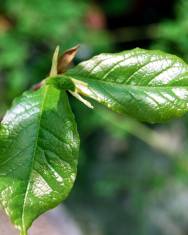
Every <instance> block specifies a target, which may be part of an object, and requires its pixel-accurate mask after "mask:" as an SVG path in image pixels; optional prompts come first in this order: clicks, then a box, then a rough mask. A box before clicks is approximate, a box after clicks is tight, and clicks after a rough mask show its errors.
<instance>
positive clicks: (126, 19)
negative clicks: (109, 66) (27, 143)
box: [0, 0, 188, 235]
mask: <svg viewBox="0 0 188 235" xmlns="http://www.w3.org/2000/svg"><path fill="white" fill-rule="evenodd" d="M76 44H80V45H81V46H80V50H79V53H78V54H77V56H76V58H75V61H74V63H75V64H77V63H78V62H80V61H82V60H85V59H88V58H90V57H92V56H93V55H96V54H98V53H100V52H118V51H122V50H126V49H131V48H134V47H142V48H150V49H161V50H164V51H166V52H170V53H174V54H177V55H179V56H181V57H182V58H184V60H185V61H187V62H188V0H163V1H162V0H100V1H99V0H98V1H97V0H96V1H91V0H90V1H89V0H77V1H73V0H57V1H54V0H43V1H37V0H30V1H27V0H0V116H1V117H2V116H3V114H4V113H5V111H6V109H7V108H8V107H9V106H10V104H11V101H12V99H13V98H14V97H15V96H17V95H19V94H21V93H22V92H23V91H24V90H25V89H28V88H30V87H31V86H32V85H33V84H35V83H37V82H38V81H40V80H42V79H43V78H44V77H45V76H46V75H47V74H48V72H49V69H50V64H51V57H52V53H53V50H54V48H55V47H56V45H60V46H61V50H65V49H68V48H69V47H72V46H75V45H76ZM70 102H71V105H72V109H73V111H74V113H75V116H76V119H77V122H78V130H79V133H80V137H81V151H80V161H79V169H78V178H77V180H76V184H75V187H74V189H73V191H72V193H71V195H70V197H69V198H68V199H67V200H66V201H65V202H64V205H65V206H66V207H67V208H68V210H69V211H70V213H71V214H72V216H73V217H74V218H75V220H76V221H77V222H78V224H79V226H80V227H81V228H82V230H83V233H84V234H87V235H88V234H89V235H116V234H117V235H125V234H128V235H138V234H139V235H187V234H188V156H187V155H188V115H186V116H184V117H183V118H182V119H180V120H174V121H171V122H169V123H166V124H163V125H146V124H144V123H139V122H137V121H135V120H133V119H131V118H129V117H125V118H122V117H119V116H118V115H116V114H114V113H112V112H110V111H107V110H106V109H105V108H103V107H102V106H100V105H97V104H96V103H94V106H95V110H90V109H88V108H87V107H85V106H84V105H83V104H81V103H79V102H78V101H77V100H75V99H74V98H72V97H70Z"/></svg>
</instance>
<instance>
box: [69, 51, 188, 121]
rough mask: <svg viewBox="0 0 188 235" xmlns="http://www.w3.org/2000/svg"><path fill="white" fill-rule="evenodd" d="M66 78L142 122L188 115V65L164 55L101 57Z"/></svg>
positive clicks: (134, 53)
mask: <svg viewBox="0 0 188 235" xmlns="http://www.w3.org/2000/svg"><path fill="white" fill-rule="evenodd" d="M66 75H67V76H70V77H72V78H73V79H76V80H74V83H75V85H76V88H77V91H78V92H79V93H80V94H82V95H86V96H88V97H91V98H93V99H95V100H97V101H98V102H100V103H102V104H104V105H106V106H107V107H108V108H110V109H112V110H114V111H116V112H120V113H125V114H127V115H130V116H132V117H134V118H137V119H139V120H141V121H147V122H151V123H154V122H163V121H166V120H169V119H171V118H175V117H179V116H181V115H183V114H184V113H186V112H187V111H188V65H187V64H186V63H185V62H184V61H183V60H181V59H180V58H178V57H176V56H174V55H170V54H166V53H163V52H161V51H149V50H144V49H139V48H136V49H134V50H130V51H124V52H121V53H116V54H101V55H98V56H95V57H93V58H92V59H90V60H88V61H85V62H83V63H80V64H79V65H78V66H76V67H75V68H73V69H72V70H70V71H68V72H67V73H66ZM78 80H81V81H83V82H85V83H81V82H79V81H78Z"/></svg>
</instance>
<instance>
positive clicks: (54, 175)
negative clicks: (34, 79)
mask: <svg viewBox="0 0 188 235" xmlns="http://www.w3.org/2000/svg"><path fill="white" fill-rule="evenodd" d="M0 128H1V129H0V149H1V154H0V201H1V204H2V206H3V207H4V209H5V211H6V213H7V214H8V215H9V216H10V218H11V221H12V222H13V223H14V224H15V225H16V227H18V228H19V229H20V230H21V234H26V231H27V229H28V228H29V227H30V226H31V224H32V222H33V220H34V219H35V218H37V217H38V216H39V215H40V214H42V213H43V212H45V211H47V210H48V209H50V208H53V207H55V206H57V205H58V204H59V203H60V202H61V201H62V200H63V199H65V198H66V196H67V195H68V193H69V191H70V189H71V188H72V186H73V183H74V180H75V177H76V171H77V161H78V149H79V137H78V134H77V128H76V123H75V120H74V116H73V114H72V111H71V109H70V106H69V103H68V99H67V95H66V93H65V92H64V91H61V92H60V91H59V90H57V89H56V88H54V87H52V86H49V85H48V86H44V87H43V88H41V89H40V90H38V91H36V92H27V93H24V94H23V95H22V96H21V97H20V98H18V99H16V100H15V102H14V103H13V106H12V108H11V109H10V110H9V111H8V112H7V114H6V115H5V117H4V119H3V121H2V124H1V127H0Z"/></svg>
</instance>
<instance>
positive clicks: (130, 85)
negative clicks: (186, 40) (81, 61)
mask: <svg viewBox="0 0 188 235" xmlns="http://www.w3.org/2000/svg"><path fill="white" fill-rule="evenodd" d="M71 78H72V77H71ZM73 79H74V80H78V81H79V80H80V81H84V82H85V83H86V84H88V85H89V80H93V81H95V82H99V83H106V84H108V85H113V86H114V85H115V86H121V87H135V88H144V89H149V88H156V89H157V88H159V89H166V88H185V89H188V85H186V86H182V85H181V86H177V85H175V86H173V85H171V86H169V85H167V86H165V84H162V85H161V86H147V85H145V86H143V85H142V86H140V85H132V84H122V83H116V82H112V81H105V80H99V79H95V78H92V77H90V78H88V79H86V78H84V79H83V78H80V77H79V79H77V78H76V79H75V78H73ZM73 82H74V81H73Z"/></svg>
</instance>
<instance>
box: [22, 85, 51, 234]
mask: <svg viewBox="0 0 188 235" xmlns="http://www.w3.org/2000/svg"><path fill="white" fill-rule="evenodd" d="M44 89H45V91H44V94H43V101H42V103H41V106H40V114H39V121H38V128H37V132H36V141H35V143H34V148H33V153H32V161H31V167H30V172H29V177H28V180H27V187H26V191H25V196H24V201H23V208H22V225H21V230H23V232H26V230H27V228H26V226H25V205H26V200H27V196H28V193H29V188H30V182H31V176H32V169H33V165H34V160H35V156H36V150H37V143H38V139H39V133H40V123H41V119H42V113H43V108H44V104H45V100H46V95H47V92H48V89H49V86H48V85H46V86H45V87H44Z"/></svg>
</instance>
